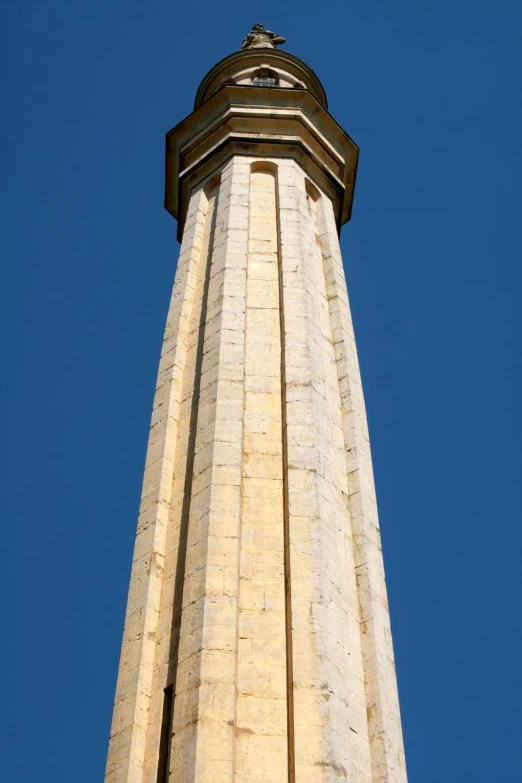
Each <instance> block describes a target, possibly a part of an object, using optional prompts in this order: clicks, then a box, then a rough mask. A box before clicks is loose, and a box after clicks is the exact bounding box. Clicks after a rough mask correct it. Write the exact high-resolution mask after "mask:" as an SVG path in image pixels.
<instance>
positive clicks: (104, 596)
mask: <svg viewBox="0 0 522 783" xmlns="http://www.w3.org/2000/svg"><path fill="white" fill-rule="evenodd" d="M2 17H3V20H2V28H3V30H2V47H1V60H2V69H1V79H2V108H3V112H2V115H3V116H2V125H1V135H2V144H1V148H0V149H1V153H0V154H1V156H2V175H3V176H2V184H1V194H0V198H1V204H2V210H1V214H2V223H3V231H2V238H1V244H2V248H1V249H2V261H3V264H4V285H3V289H2V300H3V306H2V318H3V324H2V371H3V372H2V375H3V390H2V396H3V411H4V413H3V432H4V435H3V443H4V446H3V453H2V458H3V468H4V470H3V473H4V476H5V477H6V480H5V484H4V486H5V490H4V493H3V497H2V504H3V511H4V515H3V518H4V523H3V524H4V528H3V544H4V546H3V556H2V567H1V579H2V583H3V587H5V597H4V599H3V606H4V619H3V622H2V630H3V631H4V633H3V635H2V638H3V641H2V643H1V645H0V655H1V657H2V668H1V672H2V676H5V680H6V682H5V684H4V685H2V690H1V693H2V698H1V700H0V709H1V712H2V722H3V723H5V726H6V728H7V731H6V732H5V733H4V740H5V742H6V749H5V751H4V752H3V753H2V754H1V756H2V770H3V780H5V781H6V782H7V781H9V783H11V781H13V782H14V781H16V782H18V781H23V783H42V782H44V783H47V781H49V783H70V781H73V780H74V783H93V782H94V781H100V780H101V779H102V775H103V767H104V763H105V754H106V746H107V737H108V732H109V724H110V716H111V708H112V700H113V694H114V686H115V678H116V669H117V663H118V656H119V647H120V639H121V631H122V624H123V617H124V610H125V600H126V592H127V583H128V576H129V568H130V562H131V554H132V546H133V538H134V530H135V524H136V514H137V507H138V499H139V494H140V483H141V475H142V470H143V462H144V457H145V448H146V438H147V430H148V422H149V416H150V409H151V403H152V395H153V389H154V384H155V374H156V367H157V361H158V356H159V350H160V343H161V337H162V330H163V325H164V319H165V315H166V310H167V304H168V299H169V295H170V289H171V285H172V280H173V275H174V270H175V265H176V257H177V252H178V245H177V243H176V238H175V237H176V225H175V223H174V221H173V220H172V218H171V217H170V216H169V215H168V214H167V212H165V211H164V209H163V164H164V134H165V132H166V131H167V130H168V129H169V128H171V127H172V126H173V125H175V124H176V123H177V122H178V121H179V120H181V119H182V118H183V117H184V116H185V115H186V114H188V113H189V112H190V111H191V108H192V103H193V98H194V94H195V92H196V89H197V86H198V84H199V82H200V80H201V79H202V78H203V76H204V75H205V73H206V72H207V71H208V70H209V69H210V68H211V67H212V66H213V65H214V63H215V62H217V61H218V60H219V59H221V58H222V57H224V56H226V55H227V54H229V53H231V52H232V51H234V50H235V49H238V48H239V46H240V43H241V40H242V38H243V36H244V35H245V34H246V33H247V32H248V30H249V29H250V27H251V25H252V23H254V22H258V21H260V22H263V23H264V24H265V25H266V26H267V27H269V28H270V29H272V30H275V31H276V32H278V33H281V34H283V35H285V36H286V38H287V44H286V47H285V48H286V49H287V50H288V51H290V52H292V53H293V54H295V55H297V56H298V57H301V58H302V59H304V60H306V61H307V62H308V63H309V64H310V65H311V66H312V68H314V69H315V71H316V72H317V74H318V75H319V77H320V78H321V80H322V81H323V84H324V85H325V88H326V90H327V93H328V96H329V100H330V110H331V112H332V114H333V115H334V116H335V118H336V119H337V120H338V122H339V123H340V124H341V125H342V126H343V127H344V128H346V130H347V131H348V132H349V133H350V135H351V136H352V137H353V138H354V140H355V141H356V142H357V143H358V144H359V146H360V148H361V157H360V166H359V172H358V179H357V187H356V193H355V205H354V212H353V220H352V222H351V223H350V224H349V225H347V226H345V228H344V230H343V234H342V247H343V253H344V258H345V262H346V271H347V276H348V286H349V290H350V294H351V300H352V306H353V310H354V319H355V326H356V334H357V339H358V345H359V353H360V358H361V364H362V371H363V380H364V386H365V392H366V399H367V404H368V412H369V419H370V430H371V434H372V442H373V454H374V462H375V470H376V479H377V490H378V498H379V506H380V514H381V524H382V532H383V541H384V552H385V560H386V569H387V579H388V586H389V593H390V602H391V608H392V625H393V630H394V639H395V648H396V657H397V669H398V676H399V685H400V694H401V703H402V714H403V723H404V733H405V742H406V751H407V758H408V765H409V775H410V783H441V782H442V781H444V783H497V781H502V783H515V781H517V783H518V781H520V780H521V777H522V772H521V769H522V758H521V742H520V736H521V706H520V705H521V696H522V692H521V691H522V689H521V684H522V683H521V680H522V676H521V661H522V645H521V641H522V640H521V636H522V633H521V620H520V599H521V593H522V590H521V532H520V528H521V513H520V509H521V489H520V468H521V459H520V442H521V435H522V432H521V417H520V375H521V372H520V370H521V366H520V318H519V311H520V288H521V277H522V275H521V268H520V267H521V261H522V252H521V251H522V240H521V234H522V228H521V222H522V221H521V212H522V199H521V187H522V185H521V183H522V152H521V140H522V109H521V87H520V84H521V81H522V80H521V77H522V51H521V41H522V4H521V3H520V2H519V1H518V2H517V0H474V1H473V2H472V0H421V1H420V2H419V0H394V2H390V1H389V0H373V2H362V0H353V1H352V2H333V0H320V1H319V2H310V0H299V2H297V0H292V2H281V0H280V2H277V3H276V2H273V1H272V0H269V1H268V2H265V3H262V4H261V6H252V5H251V4H250V5H249V4H245V3H244V0H242V1H241V2H238V0H232V2H226V3H217V2H213V3H210V2H207V1H206V0H203V1H202V2H199V3H194V2H192V3H176V2H166V1H165V0H148V1H147V2H136V0H125V2H124V1H123V0H104V2H101V0H89V2H86V1H85V2H78V1H77V0H39V1H38V2H36V0H26V1H25V2H24V1H23V0H19V1H18V2H15V1H14V0H5V2H4V3H3V7H2ZM6 770H7V771H6Z"/></svg>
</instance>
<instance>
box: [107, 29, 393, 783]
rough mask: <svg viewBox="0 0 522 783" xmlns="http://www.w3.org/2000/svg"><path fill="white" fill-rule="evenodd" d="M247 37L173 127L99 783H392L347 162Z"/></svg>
mask: <svg viewBox="0 0 522 783" xmlns="http://www.w3.org/2000/svg"><path fill="white" fill-rule="evenodd" d="M282 42H283V39H282V38H281V37H280V36H276V35H274V34H273V33H270V32H268V31H266V30H264V28H262V26H261V25H256V26H255V27H254V29H253V30H252V32H251V33H250V34H249V36H247V38H246V39H245V41H244V43H243V49H242V51H240V52H236V53H235V54H232V55H230V56H229V57H226V58H225V59H224V60H222V61H221V62H219V63H218V64H217V65H216V66H215V67H214V68H213V69H212V70H211V71H210V72H209V73H208V74H207V76H206V77H205V78H204V80H203V82H202V84H201V85H200V87H199V90H198V93H197V96H196V102H195V109H194V112H193V113H192V114H191V115H190V116H189V117H187V118H186V119H185V120H184V121H183V122H181V123H180V124H179V125H178V126H176V127H175V128H174V129H173V130H172V131H170V132H169V133H168V134H167V158H166V207H167V209H168V210H169V211H170V212H171V214H172V215H173V216H174V217H175V218H176V219H177V220H178V227H179V238H180V240H181V251H180V256H179V260H178V265H177V270H176V277H175V282H174V290H173V294H172V299H171V304H170V308H169V313H168V317H167V325H166V329H165V335H164V340H163V348H162V353H161V360H160V366H159V373H158V382H157V388H156V394H155V398H154V408H153V414H152V422H151V430H150V437H149V445H148V451H147V460H146V467H145V477H144V483H143V491H142V498H141V506H140V513H139V521H138V531H137V537H136V544H135V550H134V559H133V565H132V573H131V582H130V590H129V598H128V604H127V614H126V620H125V629H124V638H123V645H122V652H121V659H120V668H119V673H118V684H117V690H116V700H115V706H114V715H113V722H112V729H111V740H110V746H109V755H108V761H107V770H106V777H105V781H106V783H333V782H335V783H345V782H346V781H348V783H406V767H405V761H404V751H403V741H402V732H401V723H400V715H399V703H398V695H397V684H396V676H395V668H394V660H393V647H392V638H391V632H390V620H389V612H388V604H387V599H386V587H385V580H384V570H383V560H382V552H381V544H380V535H379V524H378V518H377V507H376V500H375V489H374V482H373V474H372V464H371V455H370V445H369V438H368V427H367V422H366V412H365V407H364V400H363V393H362V387H361V378H360V373H359V367H358V361H357V353H356V347H355V340H354V334H353V327H352V321H351V316H350V308H349V304H348V295H347V289H346V281H345V276H344V270H343V263H342V259H341V253H340V247H339V231H340V227H341V225H342V224H343V223H345V222H346V221H348V220H349V218H350V214H351V205H352V200H353V191H354V183H355V172H356V166H357V155H358V149H357V147H356V145H355V144H354V143H353V141H352V140H351V139H350V138H349V137H348V136H347V134H346V133H345V132H344V131H343V130H342V129H341V128H340V127H339V126H338V125H337V124H336V122H335V120H334V119H333V118H332V117H331V116H330V115H329V114H328V111H327V102H326V95H325V93H324V90H323V87H322V85H321V83H320V82H319V80H318V79H317V77H316V75H315V74H314V73H313V71H312V70H311V69H310V68H309V67H308V66H307V65H306V64H305V63H303V62H302V61H301V60H299V59H298V58H296V57H294V56H293V55H290V54H288V53H286V52H283V51H280V50H278V49H276V48H275V46H276V45H277V44H278V43H282Z"/></svg>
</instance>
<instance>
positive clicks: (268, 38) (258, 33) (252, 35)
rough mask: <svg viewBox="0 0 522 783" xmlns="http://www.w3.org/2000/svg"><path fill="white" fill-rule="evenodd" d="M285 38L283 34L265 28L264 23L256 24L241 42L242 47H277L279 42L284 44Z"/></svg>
mask: <svg viewBox="0 0 522 783" xmlns="http://www.w3.org/2000/svg"><path fill="white" fill-rule="evenodd" d="M284 42H285V39H284V38H283V36H282V35H276V34H275V33H272V32H270V30H265V28H264V25H262V24H255V25H254V26H253V27H252V30H251V31H250V32H249V34H248V35H247V37H246V38H245V39H244V40H243V43H242V44H241V48H242V49H275V48H276V46H277V44H283V43H284Z"/></svg>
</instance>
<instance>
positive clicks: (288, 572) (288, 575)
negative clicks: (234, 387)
mask: <svg viewBox="0 0 522 783" xmlns="http://www.w3.org/2000/svg"><path fill="white" fill-rule="evenodd" d="M276 215H277V285H278V297H279V332H280V339H281V441H282V448H283V453H282V466H283V525H284V546H285V632H286V709H287V734H288V783H295V729H294V723H295V719H294V664H293V643H292V562H291V558H290V514H289V505H288V439H287V426H286V363H285V357H286V343H285V302H284V297H283V263H282V253H281V207H280V202H279V182H278V178H277V177H276Z"/></svg>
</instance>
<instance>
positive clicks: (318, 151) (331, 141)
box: [165, 85, 359, 235]
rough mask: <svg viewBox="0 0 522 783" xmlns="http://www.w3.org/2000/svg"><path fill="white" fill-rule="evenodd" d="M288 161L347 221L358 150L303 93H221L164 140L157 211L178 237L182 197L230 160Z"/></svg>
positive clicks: (241, 89) (247, 89) (230, 89)
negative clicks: (171, 221) (161, 207)
mask: <svg viewBox="0 0 522 783" xmlns="http://www.w3.org/2000/svg"><path fill="white" fill-rule="evenodd" d="M232 154H239V155H248V156H252V157H255V156H256V155H259V156H260V157H292V158H294V159H296V160H298V162H299V164H300V165H301V166H302V167H303V169H304V170H305V171H306V172H307V174H308V176H310V178H311V179H312V180H313V181H316V183H317V185H318V186H319V187H321V188H322V189H323V190H324V191H325V192H326V193H327V194H328V196H329V197H330V198H331V199H332V202H333V205H334V210H335V214H336V216H337V224H338V228H339V229H340V227H341V226H342V225H343V224H344V223H346V222H347V221H348V220H349V219H350V216H351V210H352V203H353V193H354V186H355V176H356V171H357V160H358V154H359V149H358V147H357V145H356V144H355V143H354V142H353V141H352V139H351V138H350V137H349V136H348V134H347V133H345V131H344V130H343V129H342V128H341V127H340V126H339V125H338V124H337V123H336V122H335V120H334V119H333V117H332V116H331V115H330V114H329V113H328V112H327V111H326V109H325V108H324V107H323V106H321V104H320V103H319V101H318V100H317V99H316V98H315V97H314V96H313V95H312V94H311V93H310V92H309V91H308V90H304V89H296V90H289V89H284V88H278V87H254V86H250V85H225V86H224V87H222V88H221V89H220V90H219V91H218V92H216V93H215V94H214V95H213V96H212V97H211V98H209V99H208V100H207V101H206V102H205V103H203V104H202V105H201V106H200V107H199V108H198V109H196V110H195V111H194V112H192V114H190V115H189V116H188V117H187V118H186V119H184V120H183V121H182V122H181V123H179V125H177V126H176V127H175V128H173V129H172V130H171V131H169V132H168V133H167V137H166V172H165V173H166V178H165V207H166V209H167V210H168V211H169V212H170V214H171V215H172V216H173V217H175V218H176V219H177V220H178V223H179V226H178V234H179V235H181V234H182V231H183V225H184V222H185V215H186V210H187V205H188V200H189V197H190V193H191V191H192V189H193V188H194V187H196V186H197V185H198V184H200V183H201V182H202V181H204V180H205V179H206V178H207V177H209V176H212V175H213V174H214V173H216V170H218V169H219V168H220V167H221V166H223V165H224V162H225V161H226V159H228V157H230V155H232Z"/></svg>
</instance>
